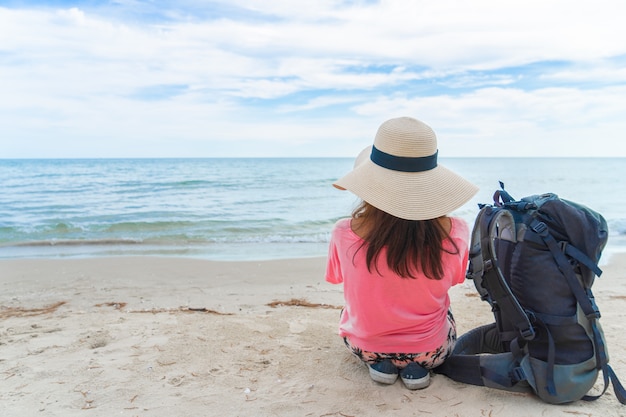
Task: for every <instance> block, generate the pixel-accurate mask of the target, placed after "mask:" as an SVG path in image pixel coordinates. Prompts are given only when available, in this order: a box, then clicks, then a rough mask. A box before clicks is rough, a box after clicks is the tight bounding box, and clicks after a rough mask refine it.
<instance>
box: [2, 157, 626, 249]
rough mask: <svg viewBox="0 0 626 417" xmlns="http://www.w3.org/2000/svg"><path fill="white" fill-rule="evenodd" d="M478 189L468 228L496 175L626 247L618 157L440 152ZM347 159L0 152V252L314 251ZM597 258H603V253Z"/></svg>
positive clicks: (466, 210)
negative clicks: (589, 214) (590, 213)
mask: <svg viewBox="0 0 626 417" xmlns="http://www.w3.org/2000/svg"><path fill="white" fill-rule="evenodd" d="M439 162H440V164H441V165H444V166H446V167H447V168H449V169H452V170H454V171H456V172H457V173H459V174H461V175H463V176H464V177H466V178H467V179H469V180H470V181H472V182H474V183H475V184H476V185H478V186H479V187H480V191H479V193H478V194H477V195H476V197H474V198H473V199H472V200H471V201H470V202H468V203H467V204H466V205H464V206H463V207H461V208H460V209H458V210H457V211H455V212H454V213H453V215H455V216H459V217H462V218H464V219H465V220H466V221H467V222H468V223H470V226H471V225H472V224H473V222H474V219H475V217H476V214H477V213H478V210H479V208H478V207H479V204H489V203H491V202H492V195H493V193H494V191H495V190H497V189H498V188H499V182H503V183H504V185H505V188H506V189H507V191H508V192H509V193H510V194H512V195H513V196H514V197H516V198H521V197H525V196H529V195H533V194H542V193H547V192H551V193H555V194H557V195H559V196H560V197H561V198H565V199H568V200H572V201H575V202H577V203H580V204H584V205H586V206H588V207H590V208H592V209H594V210H596V211H598V212H599V213H601V214H602V215H603V216H604V217H605V219H606V220H607V223H608V225H609V242H608V245H607V248H606V249H605V253H604V254H603V259H606V258H607V256H610V254H611V253H615V252H623V251H626V158H448V159H445V158H440V161H439ZM352 164H353V159H352V158H220V159H212V158H198V159H191V158H189V159H0V259H19V258H84V257H99V256H133V255H154V256H177V257H191V258H202V259H210V260H220V261H231V260H237V261H240V260H246V261H248V260H249V261H251V260H267V259H284V258H302V257H317V256H325V255H326V253H327V248H328V240H329V237H330V231H331V229H332V227H333V225H334V223H335V222H336V221H337V220H338V219H340V218H343V217H347V216H349V215H350V213H351V211H352V210H353V208H354V207H355V205H356V204H357V202H358V201H357V198H356V197H355V196H353V195H352V194H351V193H349V192H347V191H339V190H337V189H335V188H334V187H332V185H331V184H332V182H333V181H334V180H335V179H337V178H339V177H341V176H342V175H343V174H345V173H346V172H348V171H349V170H350V169H351V168H352ZM605 254H608V255H605Z"/></svg>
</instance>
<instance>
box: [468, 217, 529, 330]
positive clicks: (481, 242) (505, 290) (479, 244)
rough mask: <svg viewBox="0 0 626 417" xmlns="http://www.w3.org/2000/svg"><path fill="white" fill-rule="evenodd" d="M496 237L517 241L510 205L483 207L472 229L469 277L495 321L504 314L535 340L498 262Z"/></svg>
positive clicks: (517, 328)
mask: <svg viewBox="0 0 626 417" xmlns="http://www.w3.org/2000/svg"><path fill="white" fill-rule="evenodd" d="M496 239H500V240H508V241H510V242H512V243H515V242H516V239H517V233H516V227H515V219H514V218H513V215H512V214H511V213H510V212H509V211H508V210H507V209H504V208H494V207H491V206H485V207H483V208H482V209H481V210H480V212H479V214H478V217H477V219H476V223H475V224H474V230H473V231H472V254H471V260H470V270H469V272H468V278H470V279H473V280H474V285H475V286H476V289H477V290H478V292H479V293H480V294H481V296H482V298H483V299H486V300H487V301H488V302H489V303H490V304H491V306H492V308H493V310H494V314H495V315H496V321H498V322H499V323H501V318H502V317H506V321H507V322H509V323H510V324H511V325H512V326H513V328H514V329H515V330H516V331H517V332H519V334H520V335H521V336H522V338H523V339H525V340H532V339H533V338H534V337H535V330H534V328H533V326H532V324H531V323H530V320H529V318H528V316H527V314H526V312H525V311H524V309H523V308H522V307H521V306H520V304H519V302H518V301H517V298H516V297H515V296H514V295H513V292H512V291H511V289H510V287H509V285H508V283H507V281H506V279H505V277H504V275H503V274H502V270H501V269H500V267H499V266H498V254H497V251H496V247H495V242H494V241H495V240H496ZM508 339H512V337H510V338H508Z"/></svg>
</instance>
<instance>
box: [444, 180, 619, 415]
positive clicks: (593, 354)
mask: <svg viewBox="0 0 626 417" xmlns="http://www.w3.org/2000/svg"><path fill="white" fill-rule="evenodd" d="M500 186H501V190H499V191H496V193H495V195H494V204H493V205H481V209H480V212H479V214H478V216H477V218H476V222H475V224H474V229H473V231H472V238H471V247H470V263H469V268H468V274H467V277H468V278H469V279H472V280H473V281H474V284H475V286H476V289H477V290H478V293H479V294H480V296H481V298H482V299H483V300H485V301H487V302H488V303H489V304H490V305H491V308H492V311H493V313H494V318H495V322H494V323H492V324H489V325H485V326H481V327H478V328H476V329H473V330H471V331H469V332H467V333H466V334H463V335H462V336H461V337H459V339H458V340H457V344H456V347H455V349H454V352H453V354H452V356H450V357H449V358H448V359H447V360H446V361H445V362H444V364H443V365H442V366H440V367H439V368H437V369H436V370H435V372H438V373H441V374H444V375H446V376H448V377H449V378H451V379H453V380H456V381H460V382H464V383H468V384H473V385H480V386H486V387H491V388H498V389H503V390H508V391H518V392H534V393H535V394H536V395H537V396H539V397H540V398H541V399H542V400H544V401H546V402H548V403H552V404H561V403H568V402H572V401H576V400H581V399H582V400H594V399H597V398H599V397H600V396H601V395H602V394H604V392H605V391H606V389H607V387H608V385H609V383H610V382H612V383H613V390H614V392H615V395H616V397H617V398H618V400H619V402H620V403H622V404H626V391H625V390H624V387H623V386H622V385H621V383H620V381H619V380H618V378H617V376H616V375H615V373H614V372H613V369H612V368H611V367H610V366H609V364H608V362H609V357H608V352H607V347H606V341H605V339H604V334H603V332H602V327H601V326H600V323H599V318H600V311H599V309H598V306H597V305H596V303H595V300H594V297H593V294H592V292H591V287H592V285H593V282H594V279H595V276H598V277H599V276H600V275H601V273H602V271H601V270H600V269H599V268H598V266H597V263H598V261H599V260H600V255H601V253H602V250H603V249H604V246H605V245H606V242H607V239H608V228H607V224H606V221H605V220H604V218H603V217H602V216H601V215H600V214H598V213H596V212H595V211H593V210H591V209H589V208H587V207H584V206H582V205H579V204H576V203H573V202H571V201H567V200H563V199H560V198H559V197H558V196H557V195H555V194H543V195H534V196H530V197H525V198H523V199H521V200H519V201H517V200H515V199H513V198H512V197H511V196H510V195H509V194H508V193H507V192H506V191H505V190H504V185H503V184H502V183H500ZM600 372H601V373H602V374H603V378H604V390H603V391H602V392H601V393H600V394H598V395H593V396H592V395H589V394H588V393H589V390H590V389H591V388H592V387H593V386H594V384H595V382H596V380H597V378H598V376H599V374H600Z"/></svg>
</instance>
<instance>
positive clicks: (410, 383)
mask: <svg viewBox="0 0 626 417" xmlns="http://www.w3.org/2000/svg"><path fill="white" fill-rule="evenodd" d="M400 378H402V382H404V385H406V387H407V388H408V389H423V388H426V387H427V386H428V385H429V384H430V372H428V369H426V368H423V367H421V366H419V365H418V364H417V363H415V362H411V363H409V364H408V365H407V366H406V367H405V368H404V369H402V370H401V371H400Z"/></svg>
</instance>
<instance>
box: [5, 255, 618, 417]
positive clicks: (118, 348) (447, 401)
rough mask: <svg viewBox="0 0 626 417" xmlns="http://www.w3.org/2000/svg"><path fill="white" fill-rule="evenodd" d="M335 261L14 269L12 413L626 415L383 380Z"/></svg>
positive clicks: (603, 288) (611, 279)
mask: <svg viewBox="0 0 626 417" xmlns="http://www.w3.org/2000/svg"><path fill="white" fill-rule="evenodd" d="M324 263H325V259H323V258H312V259H297V260H279V261H267V262H211V261H205V260H197V259H183V258H158V257H118V258H92V259H37V260H27V259H22V260H3V261H0V386H1V389H0V415H2V416H4V417H13V416H164V417H165V416H167V417H172V416H313V417H330V416H337V417H339V416H342V417H357V416H359V417H363V416H381V415H398V416H486V417H496V416H502V417H515V416H569V417H576V416H583V417H587V416H597V417H611V416H626V406H622V405H620V404H619V403H618V401H617V400H616V398H615V396H614V394H613V391H612V388H609V390H608V391H607V393H606V394H605V395H604V396H603V397H602V398H601V399H599V400H598V401H595V402H584V401H579V402H576V403H572V404H568V405H560V406H556V405H549V404H546V403H544V402H542V401H541V400H539V399H538V398H537V397H535V396H532V395H529V394H519V393H509V392H504V391H499V390H493V389H489V388H484V387H474V386H469V385H464V384H461V383H457V382H454V381H451V380H450V379H448V378H446V377H444V376H441V375H433V377H432V380H431V385H430V386H429V387H428V388H427V389H424V390H420V391H409V390H407V389H406V388H404V386H403V384H402V383H401V382H400V381H398V382H396V384H395V385H392V386H383V385H379V384H377V383H375V382H373V381H371V380H370V378H369V376H368V372H367V368H366V367H365V366H364V365H362V364H361V363H360V362H359V361H358V360H357V359H356V358H354V357H353V356H351V355H350V354H349V353H348V351H347V350H346V348H345V347H344V346H343V344H342V341H341V340H340V338H339V337H338V336H337V334H336V331H337V322H338V318H339V309H340V308H341V305H342V299H343V298H342V292H341V287H340V286H333V285H331V284H328V283H326V282H324V280H323V274H324V267H325V265H324ZM625 266H626V256H623V255H616V256H614V257H613V258H612V259H611V260H610V262H609V264H608V265H605V266H604V268H603V269H604V271H605V272H604V274H603V276H602V277H601V278H599V279H598V280H597V281H596V285H595V286H594V291H595V294H596V299H597V302H598V304H599V306H600V309H601V311H602V313H603V317H602V321H601V322H602V325H603V327H604V330H605V333H606V338H607V341H608V346H609V349H610V353H611V364H612V366H613V367H614V369H615V371H616V372H617V374H618V375H619V376H620V377H621V379H622V382H626V352H625V350H624V346H625V337H626V280H625V279H624V278H625V275H626V269H625ZM451 295H452V303H453V310H454V313H455V316H456V319H457V323H458V326H459V331H460V332H464V331H466V330H468V329H470V328H473V327H475V326H477V325H479V324H484V323H488V322H490V321H492V316H491V312H490V310H489V306H488V305H487V304H486V303H484V302H482V301H480V299H479V298H477V297H476V291H475V289H474V288H473V284H472V283H471V282H467V283H465V284H463V285H461V286H457V287H455V288H454V289H453V290H452V293H451Z"/></svg>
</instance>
